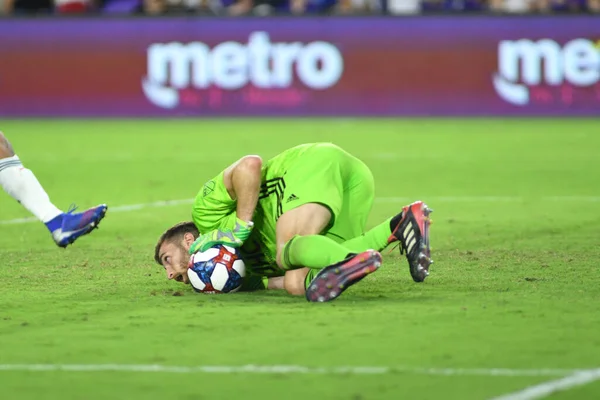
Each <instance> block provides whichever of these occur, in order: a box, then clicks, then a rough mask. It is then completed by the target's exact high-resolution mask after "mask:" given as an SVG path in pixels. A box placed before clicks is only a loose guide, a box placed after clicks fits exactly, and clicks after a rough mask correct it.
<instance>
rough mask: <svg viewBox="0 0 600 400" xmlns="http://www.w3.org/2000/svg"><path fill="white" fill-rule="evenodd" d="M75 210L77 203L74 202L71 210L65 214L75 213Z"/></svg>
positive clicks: (70, 207)
mask: <svg viewBox="0 0 600 400" xmlns="http://www.w3.org/2000/svg"><path fill="white" fill-rule="evenodd" d="M75 210H77V205H76V204H75V203H72V204H71V205H70V206H69V210H68V211H67V212H66V213H65V214H73V213H74V212H75Z"/></svg>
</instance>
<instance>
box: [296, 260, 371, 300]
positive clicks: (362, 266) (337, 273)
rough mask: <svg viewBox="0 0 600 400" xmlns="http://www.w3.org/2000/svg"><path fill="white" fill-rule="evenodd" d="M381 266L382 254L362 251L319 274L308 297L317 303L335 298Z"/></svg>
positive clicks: (308, 292) (307, 293) (309, 290)
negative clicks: (343, 262) (345, 261)
mask: <svg viewBox="0 0 600 400" xmlns="http://www.w3.org/2000/svg"><path fill="white" fill-rule="evenodd" d="M380 266H381V254H379V253H378V252H376V251H372V250H370V251H366V252H364V253H361V254H359V255H357V256H355V257H354V258H353V259H352V260H350V261H348V262H347V263H346V264H344V265H340V266H336V267H331V268H332V270H331V271H329V272H327V271H324V273H323V274H321V275H319V276H317V277H316V278H315V279H314V280H313V281H312V282H311V283H310V285H309V286H308V289H307V290H306V299H307V300H308V301H311V302H315V303H324V302H327V301H331V300H334V299H336V298H338V297H339V296H340V295H341V294H342V293H343V292H344V290H346V289H348V288H349V287H350V286H352V285H354V284H355V283H357V282H359V281H360V280H361V279H363V278H364V277H365V276H367V275H369V274H371V273H373V272H375V271H377V269H379V267H380Z"/></svg>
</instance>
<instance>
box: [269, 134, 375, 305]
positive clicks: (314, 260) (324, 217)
mask: <svg viewBox="0 0 600 400" xmlns="http://www.w3.org/2000/svg"><path fill="white" fill-rule="evenodd" d="M303 157H304V158H303V160H302V162H301V163H298V164H299V167H297V168H290V169H289V170H288V171H287V173H286V176H285V185H284V187H285V191H284V196H283V200H284V201H283V202H282V205H281V208H282V210H283V214H282V215H281V217H280V218H279V220H278V221H277V226H276V236H277V263H278V265H279V267H280V268H282V269H284V270H292V269H296V268H302V267H308V268H310V271H308V274H307V277H306V282H307V283H310V282H311V281H312V280H313V279H314V278H316V276H317V275H318V274H319V273H323V275H324V276H327V274H328V272H327V271H328V268H329V269H331V271H333V274H334V275H337V276H338V277H339V284H338V285H336V288H335V291H334V292H335V293H334V294H333V296H332V297H328V298H327V300H329V299H331V298H335V297H337V296H339V294H341V292H342V291H343V290H345V289H346V288H347V287H349V286H351V285H352V284H354V283H356V282H358V281H359V280H361V279H362V278H364V277H365V276H366V275H367V274H368V273H370V272H373V271H375V270H376V269H377V268H378V267H379V265H380V263H381V257H380V255H379V254H378V253H377V252H374V251H372V252H365V253H364V254H358V255H357V254H350V253H352V251H351V250H349V249H348V248H346V247H345V246H343V245H342V244H340V243H339V239H338V238H336V237H334V236H331V235H324V233H325V232H328V231H329V230H330V228H331V227H332V226H334V225H336V221H338V220H339V216H340V212H341V210H342V204H343V201H344V190H345V182H346V181H347V180H348V179H349V175H350V173H351V171H349V169H348V164H349V163H351V162H352V160H353V157H352V156H351V155H349V154H348V153H346V152H344V151H343V150H341V149H340V148H338V147H336V146H333V145H320V146H318V147H317V148H315V149H313V150H311V153H310V154H307V155H305V156H303ZM330 294H331V293H330Z"/></svg>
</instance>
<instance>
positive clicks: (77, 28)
mask: <svg viewBox="0 0 600 400" xmlns="http://www.w3.org/2000/svg"><path fill="white" fill-rule="evenodd" d="M484 115H485V116H595V115H600V22H599V19H598V17H594V16H572V17H571V16H556V17H553V16H531V17H527V16H519V17H506V16H504V17H494V16H461V17H451V16H434V17H407V18H393V17H347V18H343V17H340V18H331V17H329V18H326V17H315V18H291V17H280V18H264V19H263V18H247V19H216V18H124V19H100V18H98V19H88V18H85V19H64V18H60V19H39V18H36V19H6V20H3V21H1V23H0V116H1V117H14V118H21V117H175V116H484Z"/></svg>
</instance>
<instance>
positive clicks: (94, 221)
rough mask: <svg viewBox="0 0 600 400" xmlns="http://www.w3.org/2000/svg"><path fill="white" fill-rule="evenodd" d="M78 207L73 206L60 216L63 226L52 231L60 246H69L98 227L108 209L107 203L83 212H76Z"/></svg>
mask: <svg viewBox="0 0 600 400" xmlns="http://www.w3.org/2000/svg"><path fill="white" fill-rule="evenodd" d="M76 208H77V207H72V208H71V209H70V210H69V211H67V212H66V213H64V214H61V215H59V216H58V218H61V226H60V228H58V229H55V230H54V231H52V237H53V238H54V241H55V242H56V244H57V245H58V246H59V247H67V246H68V245H70V244H71V243H73V242H75V240H77V239H78V238H80V237H81V236H83V235H87V234H88V233H90V232H91V231H93V230H94V229H96V228H97V227H98V224H99V223H100V221H102V218H104V216H105V215H106V210H107V209H108V207H106V204H100V205H99V206H96V207H93V208H90V209H89V210H86V211H84V212H82V213H74V212H73V211H75V210H76Z"/></svg>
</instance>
